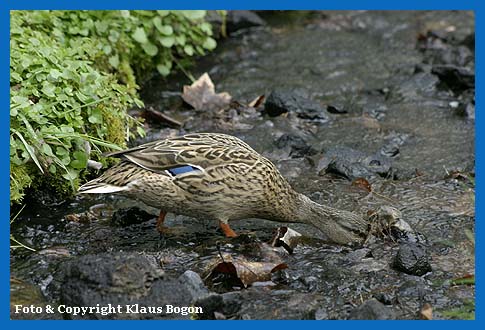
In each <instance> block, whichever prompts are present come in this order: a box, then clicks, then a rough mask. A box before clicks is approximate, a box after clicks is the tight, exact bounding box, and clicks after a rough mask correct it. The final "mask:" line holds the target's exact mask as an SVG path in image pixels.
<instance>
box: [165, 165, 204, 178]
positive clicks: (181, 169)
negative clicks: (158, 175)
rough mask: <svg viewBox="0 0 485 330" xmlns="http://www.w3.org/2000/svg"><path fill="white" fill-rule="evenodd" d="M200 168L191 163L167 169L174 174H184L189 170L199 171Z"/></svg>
mask: <svg viewBox="0 0 485 330" xmlns="http://www.w3.org/2000/svg"><path fill="white" fill-rule="evenodd" d="M198 170H199V169H198V168H196V167H193V166H190V165H182V166H178V167H173V168H169V169H168V170H167V171H168V172H169V173H170V174H172V175H173V176H176V175H180V174H184V173H187V172H192V171H198Z"/></svg>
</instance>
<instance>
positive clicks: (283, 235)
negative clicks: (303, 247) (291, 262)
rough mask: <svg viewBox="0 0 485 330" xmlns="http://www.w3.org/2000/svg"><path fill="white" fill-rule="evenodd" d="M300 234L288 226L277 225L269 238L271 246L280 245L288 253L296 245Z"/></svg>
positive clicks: (290, 252)
mask: <svg viewBox="0 0 485 330" xmlns="http://www.w3.org/2000/svg"><path fill="white" fill-rule="evenodd" d="M301 236H302V235H301V234H300V233H299V232H297V231H295V230H293V229H291V228H288V227H278V228H277V229H276V232H275V235H274V236H273V238H272V239H271V243H270V244H271V246H274V247H280V246H282V247H283V248H284V249H285V250H286V251H288V253H289V254H292V253H293V250H294V248H295V247H296V246H297V245H298V243H299V241H300V238H301Z"/></svg>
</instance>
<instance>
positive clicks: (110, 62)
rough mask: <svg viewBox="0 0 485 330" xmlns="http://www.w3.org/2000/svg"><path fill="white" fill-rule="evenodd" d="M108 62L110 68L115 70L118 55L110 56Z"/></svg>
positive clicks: (118, 60) (117, 63) (118, 62)
mask: <svg viewBox="0 0 485 330" xmlns="http://www.w3.org/2000/svg"><path fill="white" fill-rule="evenodd" d="M108 62H109V64H111V66H112V67H113V68H115V69H116V68H118V65H119V64H120V58H119V57H118V54H116V55H114V56H111V57H110V58H109V59H108Z"/></svg>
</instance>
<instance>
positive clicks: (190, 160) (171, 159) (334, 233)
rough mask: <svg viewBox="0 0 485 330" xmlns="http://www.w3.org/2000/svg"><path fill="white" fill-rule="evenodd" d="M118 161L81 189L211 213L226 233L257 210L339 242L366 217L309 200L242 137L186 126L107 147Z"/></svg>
mask: <svg viewBox="0 0 485 330" xmlns="http://www.w3.org/2000/svg"><path fill="white" fill-rule="evenodd" d="M106 156H107V157H115V158H119V159H120V160H121V161H120V162H119V163H117V164H116V165H114V166H112V167H111V168H109V169H107V170H106V171H105V172H104V173H103V174H102V175H101V176H99V177H98V178H96V179H94V180H91V181H89V182H87V183H85V184H83V185H82V186H81V187H80V188H79V191H78V192H79V193H80V194H119V195H124V196H126V197H128V198H132V199H137V200H140V201H142V202H143V203H145V204H147V205H149V206H152V207H155V208H158V209H160V214H159V216H158V220H157V229H158V230H159V231H160V232H163V228H164V226H163V222H164V220H165V216H166V214H167V213H169V212H171V213H174V214H181V215H186V216H190V217H193V218H205V219H214V220H216V221H218V223H219V227H220V229H221V230H222V232H223V233H224V234H225V236H226V237H236V236H237V233H236V232H235V231H234V230H233V229H232V228H231V227H230V224H229V222H230V221H233V220H239V219H248V218H259V219H267V220H273V221H278V222H296V223H306V224H310V225H312V226H313V227H315V228H316V229H318V230H319V231H321V232H323V234H325V236H326V238H327V239H328V240H329V241H331V242H334V243H337V244H343V245H346V244H355V243H361V242H363V240H364V239H365V237H366V236H367V234H368V228H369V226H368V222H367V221H366V220H364V218H363V217H362V216H360V215H358V214H356V213H353V212H350V211H346V210H340V209H337V208H333V207H331V206H328V205H323V204H319V203H316V202H314V201H312V200H311V199H310V198H309V197H307V196H305V195H304V194H301V193H299V192H297V191H295V190H294V189H293V188H292V187H291V185H290V184H289V183H288V181H287V180H286V179H285V178H284V177H283V175H281V173H280V172H279V171H278V169H277V167H276V166H275V165H274V164H273V163H272V162H271V161H270V160H269V159H267V158H265V157H263V156H262V155H261V154H259V153H258V152H256V151H255V150H254V149H253V148H252V147H251V146H249V145H248V144H247V143H246V142H244V141H242V140H241V139H239V138H237V137H235V136H232V135H227V134H220V133H191V134H186V135H182V136H177V137H170V138H167V139H163V140H157V141H153V142H149V143H145V144H142V145H139V146H137V147H134V148H130V149H127V150H123V151H115V152H111V153H108V154H106Z"/></svg>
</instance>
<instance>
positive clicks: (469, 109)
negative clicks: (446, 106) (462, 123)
mask: <svg viewBox="0 0 485 330" xmlns="http://www.w3.org/2000/svg"><path fill="white" fill-rule="evenodd" d="M456 113H457V114H458V115H459V116H463V117H466V118H468V119H471V120H475V102H468V103H466V104H460V105H459V106H458V108H457V109H456Z"/></svg>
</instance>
